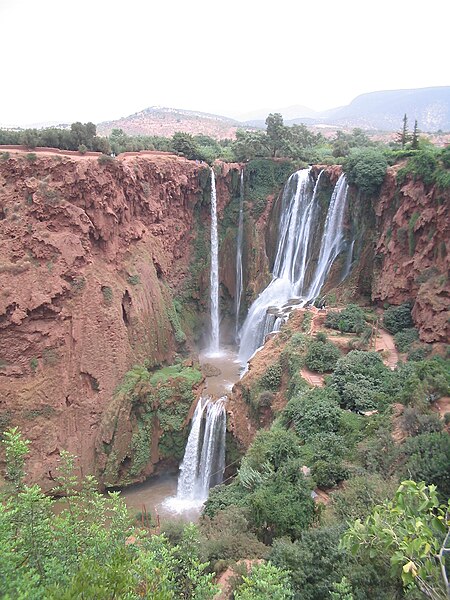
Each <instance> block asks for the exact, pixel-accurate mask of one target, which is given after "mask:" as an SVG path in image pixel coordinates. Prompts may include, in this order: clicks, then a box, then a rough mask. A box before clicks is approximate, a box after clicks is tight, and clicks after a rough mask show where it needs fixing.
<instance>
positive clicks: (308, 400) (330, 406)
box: [281, 388, 342, 441]
mask: <svg viewBox="0 0 450 600" xmlns="http://www.w3.org/2000/svg"><path fill="white" fill-rule="evenodd" d="M341 414H342V410H341V409H340V408H339V404H338V396H337V394H336V393H333V392H331V391H330V390H329V389H328V388H323V389H320V388H315V389H312V390H308V391H307V392H304V393H303V394H298V395H297V396H294V398H292V399H291V400H290V401H289V402H288V404H287V405H286V407H285V409H284V410H283V412H282V414H281V422H282V423H283V424H284V425H286V426H287V427H290V426H292V427H294V430H295V431H296V433H297V434H298V435H299V437H300V438H301V439H303V440H305V441H308V440H310V439H311V437H313V436H315V435H317V434H321V433H322V432H335V433H337V432H338V431H339V427H340V417H341Z"/></svg>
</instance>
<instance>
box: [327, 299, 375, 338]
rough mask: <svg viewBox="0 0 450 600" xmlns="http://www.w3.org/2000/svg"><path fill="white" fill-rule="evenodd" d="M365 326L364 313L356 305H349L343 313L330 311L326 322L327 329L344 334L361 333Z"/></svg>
mask: <svg viewBox="0 0 450 600" xmlns="http://www.w3.org/2000/svg"><path fill="white" fill-rule="evenodd" d="M365 325H366V322H365V318H364V311H363V310H362V308H360V307H359V306H357V305H356V304H349V305H348V306H347V307H346V308H344V310H341V311H330V312H329V313H328V314H327V318H326V320H325V327H329V328H330V329H338V330H339V331H341V332H343V333H361V332H362V331H363V330H364V328H365Z"/></svg>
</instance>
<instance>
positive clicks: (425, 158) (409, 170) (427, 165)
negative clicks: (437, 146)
mask: <svg viewBox="0 0 450 600" xmlns="http://www.w3.org/2000/svg"><path fill="white" fill-rule="evenodd" d="M437 166H438V161H437V153H436V150H434V149H433V148H428V147H427V148H425V149H422V150H419V151H418V152H415V153H414V154H413V156H411V157H410V158H409V160H408V162H407V164H406V165H405V166H404V167H403V168H402V169H400V170H399V172H398V177H399V179H400V180H401V179H402V178H404V177H405V176H406V175H411V176H412V177H413V178H414V180H416V181H417V180H421V181H423V182H424V184H425V185H431V184H432V183H433V181H434V173H435V170H436V168H437Z"/></svg>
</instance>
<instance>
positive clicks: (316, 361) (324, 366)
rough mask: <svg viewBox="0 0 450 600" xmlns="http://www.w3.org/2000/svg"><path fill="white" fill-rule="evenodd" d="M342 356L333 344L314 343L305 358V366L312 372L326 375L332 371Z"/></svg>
mask: <svg viewBox="0 0 450 600" xmlns="http://www.w3.org/2000/svg"><path fill="white" fill-rule="evenodd" d="M340 356H341V354H340V352H339V350H338V348H336V346H335V345H334V344H332V343H331V342H317V341H316V342H312V344H311V345H310V347H309V348H308V352H307V354H306V357H305V365H306V366H307V367H308V369H311V371H316V372H317V373H325V372H327V371H332V370H333V369H334V367H335V366H336V363H337V361H338V360H339V358H340Z"/></svg>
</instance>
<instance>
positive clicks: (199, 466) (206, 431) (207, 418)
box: [165, 397, 226, 511]
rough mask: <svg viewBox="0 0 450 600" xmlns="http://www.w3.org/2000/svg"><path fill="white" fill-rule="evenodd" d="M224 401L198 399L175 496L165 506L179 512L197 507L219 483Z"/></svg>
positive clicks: (222, 456)
mask: <svg viewBox="0 0 450 600" xmlns="http://www.w3.org/2000/svg"><path fill="white" fill-rule="evenodd" d="M225 402H226V397H223V398H219V400H216V401H213V400H212V399H211V398H210V397H205V398H200V400H199V402H198V404H197V407H196V409H195V413H194V416H193V417H192V425H191V431H190V433H189V438H188V441H187V444H186V449H185V452H184V458H183V461H182V463H181V465H180V474H179V477H178V488H177V495H176V496H175V497H174V498H168V499H167V500H166V502H165V505H166V506H167V507H169V508H172V509H173V510H178V511H182V510H184V509H185V508H191V507H192V506H201V505H202V504H203V503H204V502H205V500H206V499H207V498H208V492H209V489H210V488H211V487H213V486H215V485H217V484H219V483H221V482H222V478H223V472H224V470H225V435H226V412H225Z"/></svg>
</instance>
